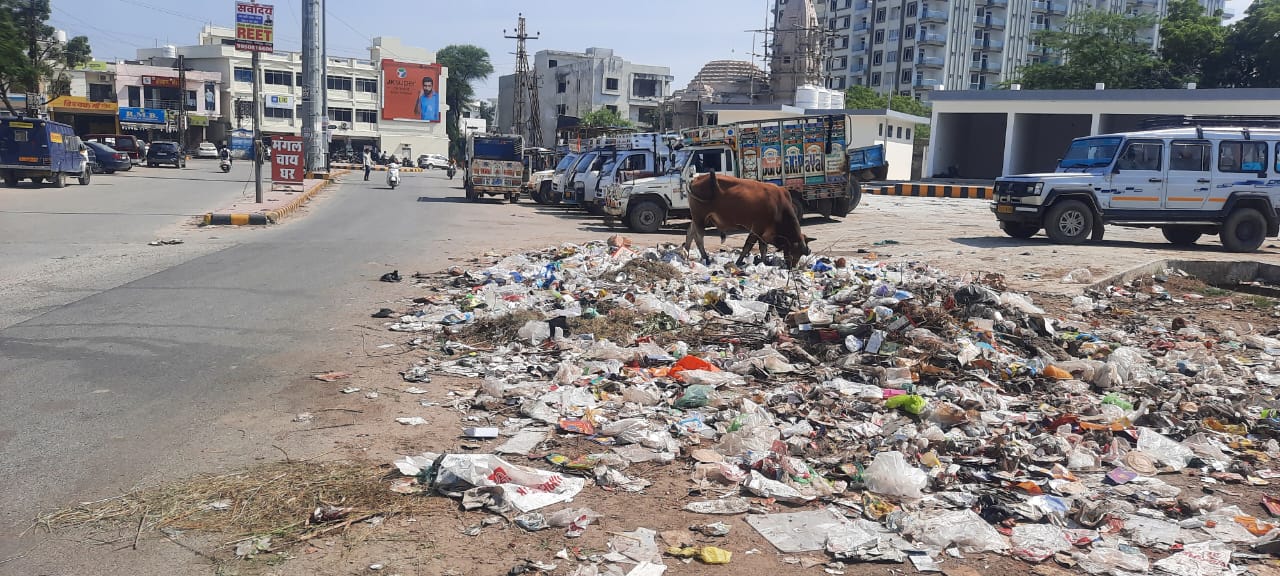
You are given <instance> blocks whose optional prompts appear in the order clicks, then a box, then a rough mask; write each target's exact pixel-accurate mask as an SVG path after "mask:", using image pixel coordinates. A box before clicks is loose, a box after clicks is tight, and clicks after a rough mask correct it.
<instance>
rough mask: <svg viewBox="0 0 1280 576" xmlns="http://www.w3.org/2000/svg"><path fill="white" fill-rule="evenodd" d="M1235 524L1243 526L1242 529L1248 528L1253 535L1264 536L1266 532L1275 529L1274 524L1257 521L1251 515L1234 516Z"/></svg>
mask: <svg viewBox="0 0 1280 576" xmlns="http://www.w3.org/2000/svg"><path fill="white" fill-rule="evenodd" d="M1236 524H1239V525H1241V526H1244V529H1245V530H1248V531H1249V533H1250V534H1253V535H1254V536H1265V535H1266V534H1267V532H1270V531H1272V530H1274V529H1275V525H1274V524H1267V523H1266V522H1259V521H1258V519H1257V518H1254V517H1253V516H1236Z"/></svg>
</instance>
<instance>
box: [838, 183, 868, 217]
mask: <svg viewBox="0 0 1280 576" xmlns="http://www.w3.org/2000/svg"><path fill="white" fill-rule="evenodd" d="M861 201H862V184H859V183H858V181H857V180H854V181H852V182H850V183H849V193H848V194H847V195H846V196H845V197H844V198H836V199H835V205H834V209H833V210H832V211H831V213H832V216H835V217H837V218H844V217H845V216H848V215H849V213H850V212H853V209H854V208H857V207H858V203H859V202H861Z"/></svg>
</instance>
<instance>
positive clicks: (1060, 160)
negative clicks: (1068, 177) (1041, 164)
mask: <svg viewBox="0 0 1280 576" xmlns="http://www.w3.org/2000/svg"><path fill="white" fill-rule="evenodd" d="M1053 163H1054V164H1057V165H1058V166H1061V165H1062V159H1061V158H1059V159H1057V160H1054V161H1053Z"/></svg>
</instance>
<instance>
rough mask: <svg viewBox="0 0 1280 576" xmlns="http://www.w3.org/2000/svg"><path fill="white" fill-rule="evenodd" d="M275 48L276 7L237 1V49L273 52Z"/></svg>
mask: <svg viewBox="0 0 1280 576" xmlns="http://www.w3.org/2000/svg"><path fill="white" fill-rule="evenodd" d="M274 49H275V7H274V6H272V5H270V4H253V3H250V2H236V50H247V51H249V52H271V51H272V50H274Z"/></svg>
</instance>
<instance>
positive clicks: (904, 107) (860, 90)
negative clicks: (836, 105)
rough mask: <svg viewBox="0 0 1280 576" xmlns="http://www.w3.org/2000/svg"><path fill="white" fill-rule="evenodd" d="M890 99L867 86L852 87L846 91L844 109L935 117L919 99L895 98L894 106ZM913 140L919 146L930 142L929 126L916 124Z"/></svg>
mask: <svg viewBox="0 0 1280 576" xmlns="http://www.w3.org/2000/svg"><path fill="white" fill-rule="evenodd" d="M890 104H891V103H890V102H889V97H888V96H886V95H884V94H881V93H879V92H876V91H875V90H872V89H871V88H868V87H866V86H851V87H849V88H847V89H846V90H845V91H844V107H845V108H848V109H850V110H882V109H885V108H888V109H890V110H893V111H895V112H902V113H903V114H911V115H914V116H923V117H925V118H930V117H932V116H933V109H932V108H930V107H929V105H928V104H925V103H924V102H921V101H920V100H919V99H917V98H912V97H909V96H894V97H893V102H892V106H890ZM912 140H914V141H915V142H916V143H917V144H919V143H920V142H924V143H926V144H927V143H928V142H929V125H928V124H916V129H915V132H914V133H913V137H912Z"/></svg>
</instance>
